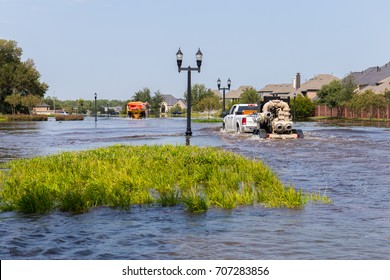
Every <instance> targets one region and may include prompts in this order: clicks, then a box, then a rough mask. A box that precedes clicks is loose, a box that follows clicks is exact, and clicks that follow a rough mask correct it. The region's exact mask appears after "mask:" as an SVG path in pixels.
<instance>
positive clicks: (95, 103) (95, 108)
mask: <svg viewBox="0 0 390 280" xmlns="http://www.w3.org/2000/svg"><path fill="white" fill-rule="evenodd" d="M96 99H97V93H96V92H95V122H97V107H96Z"/></svg>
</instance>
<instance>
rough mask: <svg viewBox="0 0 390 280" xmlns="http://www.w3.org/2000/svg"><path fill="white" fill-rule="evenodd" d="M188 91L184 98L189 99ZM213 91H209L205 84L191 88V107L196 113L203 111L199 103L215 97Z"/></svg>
mask: <svg viewBox="0 0 390 280" xmlns="http://www.w3.org/2000/svg"><path fill="white" fill-rule="evenodd" d="M187 95H188V93H187V91H186V92H185V93H184V98H185V99H187ZM214 95H215V94H214V93H213V92H212V90H211V89H207V88H206V86H205V85H204V84H194V85H193V86H192V87H191V106H192V108H193V110H195V111H201V110H202V109H201V108H199V107H198V104H199V102H200V101H201V100H202V99H203V98H206V97H210V96H214Z"/></svg>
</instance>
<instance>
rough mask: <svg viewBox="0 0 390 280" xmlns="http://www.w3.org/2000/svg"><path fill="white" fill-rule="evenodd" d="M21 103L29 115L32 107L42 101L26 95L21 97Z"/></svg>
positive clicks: (37, 97)
mask: <svg viewBox="0 0 390 280" xmlns="http://www.w3.org/2000/svg"><path fill="white" fill-rule="evenodd" d="M21 101H22V105H23V106H26V107H27V108H28V113H29V114H30V115H31V114H32V110H33V108H34V106H36V105H38V104H39V103H41V101H42V99H41V97H39V96H37V95H34V94H28V95H26V96H22V99H21Z"/></svg>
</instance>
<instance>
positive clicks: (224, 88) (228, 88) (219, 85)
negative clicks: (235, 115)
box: [217, 78, 232, 117]
mask: <svg viewBox="0 0 390 280" xmlns="http://www.w3.org/2000/svg"><path fill="white" fill-rule="evenodd" d="M231 84H232V81H231V80H230V78H229V79H228V80H227V85H228V87H222V88H221V80H220V79H219V78H218V80H217V85H218V90H221V89H222V117H225V116H226V112H225V90H230V85H231Z"/></svg>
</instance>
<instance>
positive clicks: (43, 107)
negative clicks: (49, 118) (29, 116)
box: [33, 103, 54, 115]
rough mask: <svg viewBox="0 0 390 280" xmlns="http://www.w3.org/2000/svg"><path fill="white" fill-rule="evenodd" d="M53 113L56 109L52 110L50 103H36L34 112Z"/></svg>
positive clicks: (39, 113)
mask: <svg viewBox="0 0 390 280" xmlns="http://www.w3.org/2000/svg"><path fill="white" fill-rule="evenodd" d="M53 113H54V111H52V110H50V105H47V104H46V103H43V104H39V105H36V106H34V108H33V114H37V115H50V114H53Z"/></svg>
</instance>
